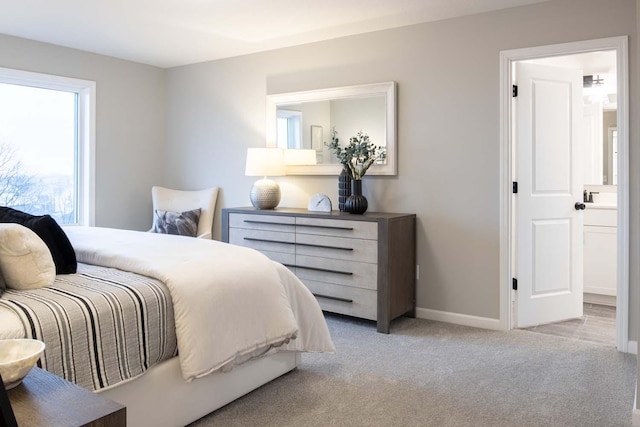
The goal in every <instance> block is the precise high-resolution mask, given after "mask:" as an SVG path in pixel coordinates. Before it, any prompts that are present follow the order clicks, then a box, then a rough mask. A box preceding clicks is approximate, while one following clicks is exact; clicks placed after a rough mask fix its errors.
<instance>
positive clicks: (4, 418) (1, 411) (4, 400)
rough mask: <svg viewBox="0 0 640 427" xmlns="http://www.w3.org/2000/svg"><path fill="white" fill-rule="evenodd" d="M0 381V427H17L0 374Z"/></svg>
mask: <svg viewBox="0 0 640 427" xmlns="http://www.w3.org/2000/svg"><path fill="white" fill-rule="evenodd" d="M0 383H2V387H0V427H18V423H17V421H16V416H15V415H14V413H13V409H12V408H11V401H10V400H9V395H8V394H7V389H6V388H5V387H4V382H3V381H2V375H0Z"/></svg>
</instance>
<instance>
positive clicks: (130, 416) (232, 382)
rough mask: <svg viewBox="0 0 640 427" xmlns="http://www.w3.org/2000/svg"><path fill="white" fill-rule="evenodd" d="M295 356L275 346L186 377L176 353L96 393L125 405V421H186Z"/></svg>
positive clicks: (279, 370) (276, 372)
mask: <svg viewBox="0 0 640 427" xmlns="http://www.w3.org/2000/svg"><path fill="white" fill-rule="evenodd" d="M299 362H300V354H299V353H297V352H287V351H285V352H277V353H274V354H271V355H269V356H265V357H262V358H259V359H254V360H250V361H248V362H246V363H243V364H242V365H238V366H235V367H234V368H233V369H232V370H231V371H230V372H226V373H221V372H216V373H213V374H211V375H208V376H206V377H203V378H199V379H196V380H193V381H191V382H190V383H187V382H185V380H184V379H183V378H182V373H181V371H180V363H179V360H178V358H177V357H174V358H172V359H169V360H165V361H164V362H162V363H160V364H158V365H155V366H153V367H152V368H151V369H149V370H148V371H147V372H146V373H145V374H144V375H142V376H140V377H138V378H136V379H134V380H131V381H128V382H126V383H121V384H118V385H116V386H114V387H112V388H109V389H106V390H101V391H99V392H98V393H100V395H102V396H105V397H107V398H109V399H111V400H115V401H116V402H120V403H122V404H123V405H125V406H126V407H127V425H128V426H133V427H138V426H140V427H146V426H149V427H151V426H154V427H156V426H167V427H169V426H186V425H187V424H189V423H191V422H193V421H196V420H197V419H199V418H202V417H203V416H205V415H207V414H209V413H211V412H213V411H215V410H216V409H218V408H221V407H222V406H224V405H226V404H227V403H229V402H232V401H234V400H236V399H237V398H239V397H240V396H243V395H245V394H247V393H249V392H250V391H252V390H255V389H256V388H258V387H260V386H262V385H264V384H266V383H268V382H269V381H272V380H273V379H275V378H278V377H279V376H281V375H283V374H285V373H287V372H289V371H291V370H293V369H295V368H296V367H297V366H298V364H299Z"/></svg>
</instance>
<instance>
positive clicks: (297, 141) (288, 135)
mask: <svg viewBox="0 0 640 427" xmlns="http://www.w3.org/2000/svg"><path fill="white" fill-rule="evenodd" d="M276 133H277V146H278V147H280V148H302V112H300V111H290V110H278V113H277V130H276Z"/></svg>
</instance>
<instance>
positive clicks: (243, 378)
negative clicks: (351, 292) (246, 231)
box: [0, 227, 335, 426]
mask: <svg viewBox="0 0 640 427" xmlns="http://www.w3.org/2000/svg"><path fill="white" fill-rule="evenodd" d="M65 232H66V235H67V236H68V238H69V240H70V242H71V244H72V245H73V248H74V250H75V254H76V256H77V261H78V271H77V273H75V274H70V275H58V276H56V280H55V283H54V284H53V285H51V286H49V287H45V288H42V289H36V290H28V291H12V290H8V291H7V292H5V293H4V294H3V295H2V298H0V338H15V337H34V338H40V339H43V340H44V341H45V343H46V344H47V346H48V348H47V351H45V357H43V360H42V362H43V364H44V367H45V368H46V369H47V370H51V371H52V372H54V373H56V374H58V375H61V376H65V377H67V379H71V380H74V382H76V383H79V384H81V385H83V386H85V387H88V388H90V389H93V390H95V391H96V392H98V393H101V394H102V395H104V396H106V397H109V398H110V399H112V400H115V401H118V402H120V403H122V404H124V405H126V406H127V422H128V425H130V426H183V425H186V424H188V423H190V422H192V421H195V420H197V419H198V418H201V417H202V416H204V415H206V414H208V413H210V412H212V411H214V410H215V409H218V408H220V407H221V406H224V405H226V404H227V403H229V402H231V401H233V400H235V399H237V398H238V397H240V396H242V395H244V394H246V393H248V392H249V391H251V390H253V389H255V388H257V387H259V386H261V385H263V384H265V383H267V382H269V381H271V380H273V379H275V378H277V377H279V376H281V375H283V374H285V373H287V372H289V371H291V370H292V369H295V368H296V367H297V366H298V363H299V360H300V356H299V354H300V352H304V351H312V352H333V351H335V347H334V345H333V343H332V341H331V337H330V335H329V331H328V329H327V326H326V323H325V321H324V317H323V315H322V312H321V310H320V307H319V305H318V303H317V302H316V300H315V298H314V297H313V296H312V295H311V293H310V292H309V291H308V290H307V289H306V287H305V286H304V285H303V284H302V283H301V282H300V281H299V280H298V279H297V278H296V277H295V276H294V275H293V274H292V273H291V272H289V271H288V270H287V269H286V268H285V267H283V266H282V265H280V264H277V263H274V262H273V261H271V260H269V259H268V258H266V257H264V256H263V255H262V254H260V253H258V252H256V251H253V250H251V249H247V248H242V247H237V246H233V245H228V244H225V243H221V242H217V241H212V240H203V239H193V238H187V237H181V236H170V235H158V234H154V233H146V232H136V231H127V230H116V229H107V228H97V227H69V228H65ZM111 290H113V292H112V291H111ZM67 300H68V301H67ZM65 304H66V305H65ZM98 312H102V313H103V314H101V315H100V316H106V317H102V318H100V317H98V314H97V313H98ZM129 312H131V313H133V314H127V313H129ZM83 316H84V317H83ZM127 316H129V317H127ZM76 317H81V318H82V319H81V320H79V321H77V323H73V322H72V321H71V320H67V318H69V319H71V318H73V319H75V318H76ZM100 319H101V320H100ZM65 322H68V325H70V326H60V325H59V324H61V323H65ZM54 323H56V326H52V325H53V324H54ZM65 324H67V323H65ZM96 325H97V326H96ZM123 325H124V326H123ZM49 329H51V330H49ZM66 335H69V336H72V337H73V339H72V340H71V341H72V342H73V345H71V344H69V340H66V339H65V338H64V337H65V336H66ZM43 337H44V338H43ZM58 353H59V354H58ZM83 358H85V359H87V360H86V361H85V360H84V359H83ZM125 362H126V363H125ZM69 377H71V378H69Z"/></svg>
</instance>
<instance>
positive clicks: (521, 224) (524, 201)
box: [514, 62, 584, 328]
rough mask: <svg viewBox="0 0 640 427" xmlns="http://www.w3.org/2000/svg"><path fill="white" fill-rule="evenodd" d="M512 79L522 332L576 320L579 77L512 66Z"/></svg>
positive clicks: (578, 297)
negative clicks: (514, 93)
mask: <svg viewBox="0 0 640 427" xmlns="http://www.w3.org/2000/svg"><path fill="white" fill-rule="evenodd" d="M515 75H516V79H517V85H518V94H517V97H516V98H514V99H515V101H514V102H515V104H514V111H515V117H516V121H515V139H516V144H515V156H516V161H515V165H516V170H515V174H516V177H517V178H516V180H517V181H518V194H516V195H514V197H515V201H514V206H515V215H516V216H515V229H516V233H517V234H516V243H515V247H516V252H517V253H516V265H515V277H516V278H517V279H518V290H517V292H516V311H517V312H516V322H517V325H516V326H517V327H520V328H522V327H528V326H533V325H537V324H542V323H550V322H557V321H561V320H566V319H571V318H576V317H581V316H582V288H583V283H582V280H583V272H582V262H583V261H582V257H583V248H582V241H583V236H582V231H583V230H582V225H583V211H582V210H578V208H581V207H582V206H580V204H581V203H582V190H583V168H582V162H583V159H584V156H583V154H582V149H581V145H582V144H581V141H580V134H581V127H582V126H581V120H582V115H583V110H582V72H581V71H580V70H571V69H563V68H554V67H548V66H540V65H534V64H525V63H521V62H518V63H516V74H515ZM576 203H578V204H577V205H576Z"/></svg>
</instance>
